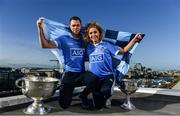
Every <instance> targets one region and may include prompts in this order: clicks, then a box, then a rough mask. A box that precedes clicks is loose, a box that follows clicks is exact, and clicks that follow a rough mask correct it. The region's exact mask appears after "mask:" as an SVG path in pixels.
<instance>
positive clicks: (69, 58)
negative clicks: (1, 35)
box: [37, 16, 85, 109]
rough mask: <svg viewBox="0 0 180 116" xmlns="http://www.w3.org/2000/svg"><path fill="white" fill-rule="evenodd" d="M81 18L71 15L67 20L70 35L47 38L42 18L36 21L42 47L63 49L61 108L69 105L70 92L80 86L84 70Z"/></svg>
mask: <svg viewBox="0 0 180 116" xmlns="http://www.w3.org/2000/svg"><path fill="white" fill-rule="evenodd" d="M81 27H82V25H81V19H80V18H79V17H77V16H73V17H71V18H70V20H69V30H70V32H71V36H69V35H64V36H60V37H58V38H56V39H55V40H49V39H48V38H46V37H45V34H44V32H43V18H39V19H38V21H37V28H38V34H39V42H40V46H41V47H42V48H58V49H61V50H62V51H63V56H64V64H65V65H64V74H63V77H62V81H61V87H60V92H59V93H60V96H59V104H60V106H61V107H62V108H63V109H66V108H68V107H69V106H70V104H71V101H72V93H73V90H74V88H75V87H76V86H80V84H81V82H82V80H83V72H84V52H85V49H84V41H83V38H82V35H81V33H80V32H81Z"/></svg>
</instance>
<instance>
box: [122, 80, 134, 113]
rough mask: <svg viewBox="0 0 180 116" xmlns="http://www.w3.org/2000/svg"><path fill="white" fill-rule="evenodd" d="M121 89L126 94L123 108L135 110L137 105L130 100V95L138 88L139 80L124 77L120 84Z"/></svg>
mask: <svg viewBox="0 0 180 116" xmlns="http://www.w3.org/2000/svg"><path fill="white" fill-rule="evenodd" d="M120 89H121V91H122V92H123V93H124V94H125V95H126V100H125V101H124V103H123V104H122V105H121V107H122V108H123V109H127V110H133V109H135V108H136V107H135V106H134V105H133V104H132V102H131V100H130V95H131V94H133V93H135V92H136V90H137V81H136V80H134V79H123V80H122V81H121V84H120Z"/></svg>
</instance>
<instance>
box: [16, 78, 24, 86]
mask: <svg viewBox="0 0 180 116" xmlns="http://www.w3.org/2000/svg"><path fill="white" fill-rule="evenodd" d="M21 81H22V83H23V81H24V79H23V78H20V79H17V80H16V83H15V84H16V87H18V88H20V89H22V88H23V89H24V84H22V85H21V86H20V85H19V82H21Z"/></svg>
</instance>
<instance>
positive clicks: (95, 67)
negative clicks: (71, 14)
mask: <svg viewBox="0 0 180 116" xmlns="http://www.w3.org/2000/svg"><path fill="white" fill-rule="evenodd" d="M84 36H85V40H86V41H87V42H88V45H87V49H86V53H87V56H88V58H89V72H90V74H91V76H94V77H95V78H96V79H97V80H96V81H97V82H96V85H93V87H94V88H95V91H93V98H94V105H95V107H96V108H97V109H101V108H102V107H104V106H105V103H106V100H107V99H108V98H109V97H110V96H111V88H112V86H113V82H114V75H113V72H114V71H113V67H112V56H113V55H117V54H123V53H125V52H127V51H128V50H129V49H130V48H131V47H132V46H133V45H134V44H135V42H136V41H138V39H141V38H142V37H141V35H140V33H138V34H136V36H135V37H134V38H133V39H132V40H131V41H130V42H129V44H128V45H126V46H125V47H124V48H120V47H118V46H115V45H113V44H111V43H109V42H106V41H103V40H102V38H103V30H102V28H101V27H100V25H99V24H98V23H96V22H94V23H88V24H87V26H86V30H85V35H84Z"/></svg>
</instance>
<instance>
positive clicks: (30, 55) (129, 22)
mask: <svg viewBox="0 0 180 116" xmlns="http://www.w3.org/2000/svg"><path fill="white" fill-rule="evenodd" d="M178 11H180V1H178V0H138V1H132V0H111V1H106V0H99V1H96V0H76V1H72V0H61V1H59V0H31V1H25V0H13V1H11V0H0V14H1V15H0V65H1V64H8V63H9V64H11V63H13V64H42V65H49V64H51V62H50V61H49V60H52V59H55V57H54V56H53V54H52V53H51V52H50V50H48V49H41V48H40V46H39V41H38V34H37V28H36V21H37V19H38V17H40V16H43V17H46V18H48V19H51V20H54V21H58V22H61V23H65V24H67V23H68V20H69V18H70V17H71V16H74V15H77V16H79V17H81V19H82V22H83V25H85V24H86V23H87V22H90V21H97V22H99V23H100V24H101V26H102V27H103V28H104V29H112V30H121V31H128V32H133V33H137V32H141V33H145V34H146V36H145V38H144V40H143V41H142V42H141V43H140V45H139V46H138V47H137V49H136V50H135V52H134V54H133V56H132V59H131V61H132V62H131V63H142V64H143V65H144V66H146V67H150V68H152V69H153V70H167V69H169V70H170V69H176V70H179V69H180V60H179V59H180V39H179V38H180V28H179V27H180V15H179V13H178Z"/></svg>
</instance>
